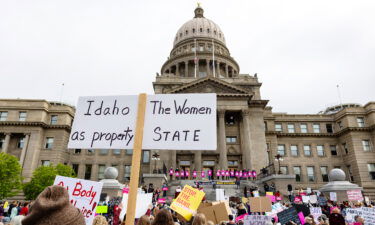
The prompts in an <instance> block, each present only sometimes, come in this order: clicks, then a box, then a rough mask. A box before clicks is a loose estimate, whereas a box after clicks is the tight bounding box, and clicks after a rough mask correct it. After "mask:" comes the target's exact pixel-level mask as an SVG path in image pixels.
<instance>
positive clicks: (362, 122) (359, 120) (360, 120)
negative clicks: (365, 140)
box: [357, 117, 365, 127]
mask: <svg viewBox="0 0 375 225" xmlns="http://www.w3.org/2000/svg"><path fill="white" fill-rule="evenodd" d="M357 123H358V126H359V127H365V119H364V118H363V117H357Z"/></svg>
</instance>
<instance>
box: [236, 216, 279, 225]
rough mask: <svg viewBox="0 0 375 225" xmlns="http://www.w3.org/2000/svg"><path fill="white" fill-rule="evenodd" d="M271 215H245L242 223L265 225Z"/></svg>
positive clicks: (246, 224)
mask: <svg viewBox="0 0 375 225" xmlns="http://www.w3.org/2000/svg"><path fill="white" fill-rule="evenodd" d="M271 220H272V217H271V216H263V215H245V217H244V221H243V222H244V225H266V224H268V223H269V222H271Z"/></svg>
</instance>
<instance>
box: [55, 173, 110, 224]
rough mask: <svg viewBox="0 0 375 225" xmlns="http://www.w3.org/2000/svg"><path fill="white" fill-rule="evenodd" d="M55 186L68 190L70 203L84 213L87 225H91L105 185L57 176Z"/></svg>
mask: <svg viewBox="0 0 375 225" xmlns="http://www.w3.org/2000/svg"><path fill="white" fill-rule="evenodd" d="M53 185H60V186H63V187H65V188H66V189H67V190H68V193H69V200H70V203H72V205H74V206H75V207H76V208H78V209H79V210H80V211H81V212H82V214H83V216H84V218H85V222H86V224H87V225H91V224H92V221H93V219H94V217H95V212H96V207H97V205H98V202H99V198H100V194H101V192H102V186H103V183H100V182H95V181H90V180H82V179H77V178H71V177H63V176H56V178H55V181H54V182H53Z"/></svg>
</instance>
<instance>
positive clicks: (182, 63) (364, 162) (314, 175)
mask: <svg viewBox="0 0 375 225" xmlns="http://www.w3.org/2000/svg"><path fill="white" fill-rule="evenodd" d="M172 38H173V48H172V50H171V51H170V55H169V57H168V59H167V61H166V62H165V63H164V64H163V65H162V66H161V70H160V73H157V74H156V77H155V81H154V82H153V87H154V92H155V94H180V93H216V94H217V140H218V144H217V150H216V151H176V150H170V151H154V150H147V151H143V153H142V161H141V173H142V174H146V173H147V174H152V173H154V172H160V170H163V169H164V170H165V168H167V169H168V170H169V168H174V169H175V168H182V169H184V170H190V171H192V170H197V171H203V170H214V171H216V170H218V169H220V170H221V169H228V170H241V169H250V170H256V171H257V173H258V174H261V170H262V169H263V168H267V171H268V172H269V173H271V174H272V173H275V174H276V173H277V174H278V173H280V174H284V175H293V179H294V187H293V188H304V189H306V188H307V187H310V188H312V189H319V188H320V187H321V186H322V185H324V184H326V183H327V182H328V173H329V171H330V170H331V169H334V168H341V169H342V170H344V171H345V173H346V175H347V180H349V181H351V182H353V183H355V184H358V185H359V186H361V187H363V191H364V194H365V195H367V196H370V197H371V198H372V199H375V151H374V143H375V102H369V103H367V104H365V105H360V104H342V105H339V106H333V107H331V108H328V109H326V110H324V111H322V112H321V113H319V114H288V113H277V112H273V111H272V107H271V106H270V105H269V104H268V100H267V99H263V98H262V96H261V86H262V83H261V82H259V80H258V78H257V75H256V74H254V75H250V74H246V73H244V72H243V71H240V65H238V63H237V62H236V60H235V58H234V56H232V55H231V53H230V50H229V49H228V48H227V46H226V39H225V35H224V32H223V31H222V30H221V29H220V27H219V25H217V24H216V23H215V22H213V21H212V20H210V19H207V18H205V15H204V10H203V8H202V7H200V6H198V7H197V8H196V9H195V10H194V15H193V18H192V19H190V20H188V21H187V22H186V23H184V24H183V25H182V26H181V27H180V28H179V29H178V31H177V33H176V34H175V36H173V37H171V39H172ZM306 101H308V100H306ZM74 113H75V108H74V107H72V106H69V105H66V104H62V103H56V102H48V101H45V100H27V99H0V150H1V151H2V152H6V153H9V154H12V155H15V156H16V157H18V158H19V160H20V163H21V165H22V168H23V170H22V173H23V176H24V177H25V179H26V181H27V180H29V179H30V177H31V176H32V172H33V171H34V170H35V169H36V168H37V167H38V166H41V165H49V164H57V163H64V164H67V165H70V166H72V168H73V169H74V170H75V171H76V173H77V176H78V177H79V178H84V179H91V180H100V179H103V178H104V170H105V168H106V167H109V166H113V167H116V168H117V169H118V170H119V180H120V181H121V182H128V181H129V176H130V169H131V156H132V150H131V149H128V150H120V149H118V150H108V149H100V150H92V149H67V143H68V140H69V135H70V130H71V125H72V121H73V118H74ZM276 158H278V159H282V160H279V161H276V160H275V159H276ZM198 174H199V173H198Z"/></svg>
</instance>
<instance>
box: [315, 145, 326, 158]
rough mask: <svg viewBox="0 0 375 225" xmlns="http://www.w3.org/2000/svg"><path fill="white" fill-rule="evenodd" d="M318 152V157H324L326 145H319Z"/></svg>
mask: <svg viewBox="0 0 375 225" xmlns="http://www.w3.org/2000/svg"><path fill="white" fill-rule="evenodd" d="M316 152H317V153H318V156H324V145H317V146H316Z"/></svg>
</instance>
